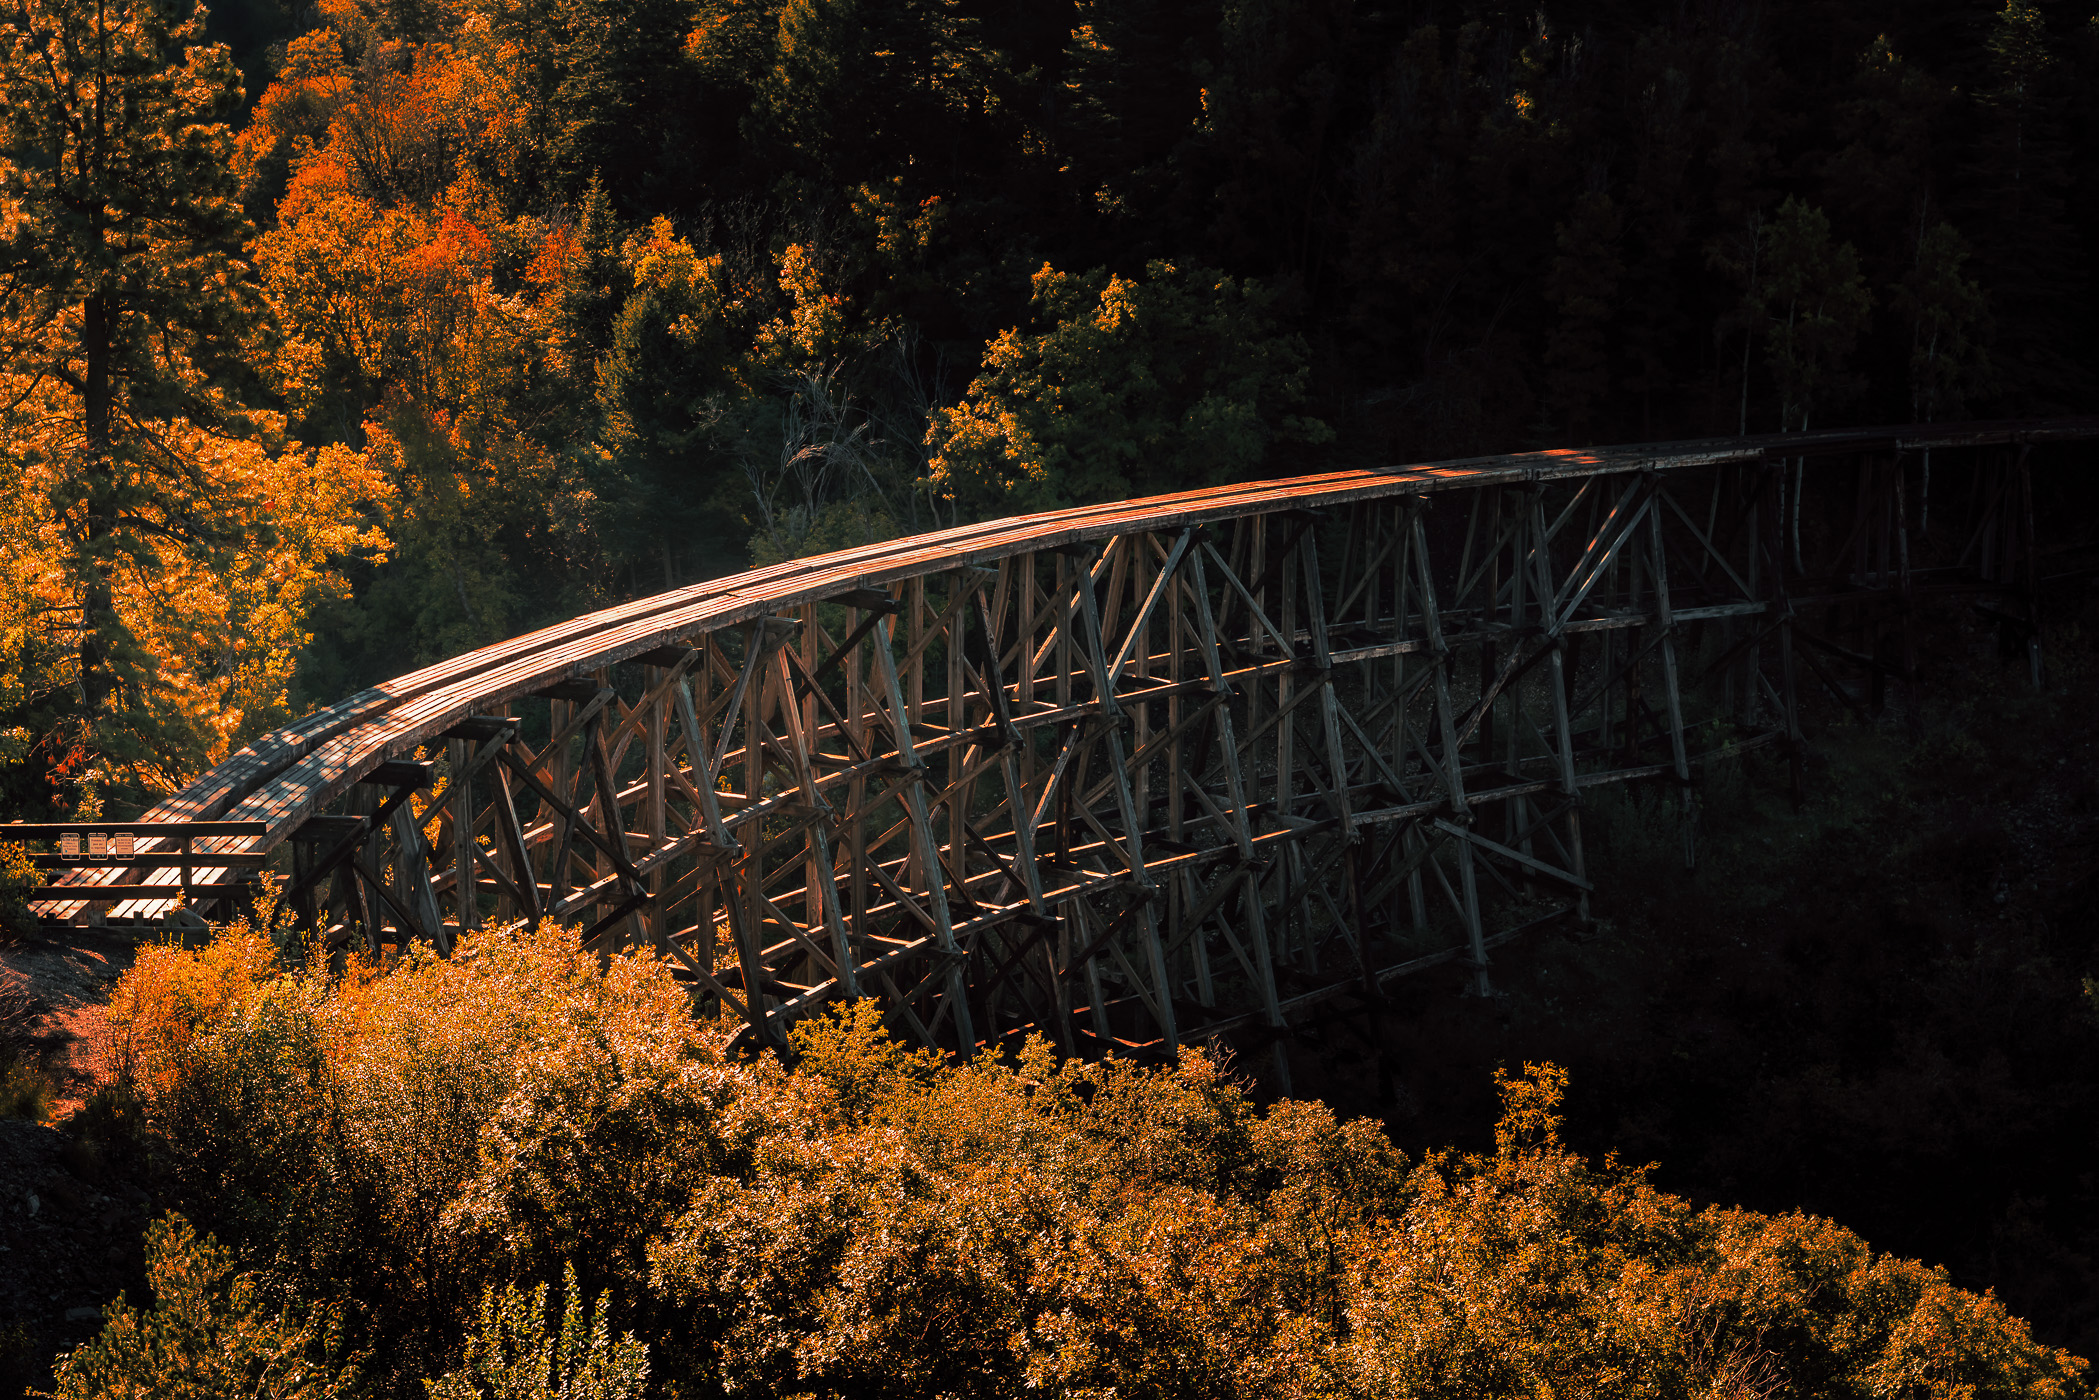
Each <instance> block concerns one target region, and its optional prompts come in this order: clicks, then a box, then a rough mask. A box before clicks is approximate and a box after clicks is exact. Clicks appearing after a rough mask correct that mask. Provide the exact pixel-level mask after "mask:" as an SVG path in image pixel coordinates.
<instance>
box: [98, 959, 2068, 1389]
mask: <svg viewBox="0 0 2099 1400" xmlns="http://www.w3.org/2000/svg"><path fill="white" fill-rule="evenodd" d="M259 956H260V955H259V952H258V950H257V949H256V948H255V945H254V944H253V943H252V942H244V941H242V936H241V935H239V934H238V933H237V932H235V933H228V934H225V935H222V936H221V939H220V940H219V941H218V942H216V943H214V944H213V945H212V947H210V948H207V949H202V950H198V951H195V952H188V953H183V952H179V951H176V950H168V951H166V952H164V953H162V954H158V955H156V956H155V958H153V959H152V960H150V961H149V962H148V963H147V964H146V967H147V971H146V972H145V973H142V974H139V975H138V978H137V985H136V987H134V988H133V989H132V990H130V991H128V992H127V995H128V996H130V997H132V999H133V1000H134V1001H139V1000H141V997H140V995H139V993H140V992H141V991H142V990H143V989H144V988H145V987H146V986H148V985H150V986H152V987H155V988H159V987H168V988H170V989H176V988H185V987H189V986H191V985H193V984H194V985H197V986H201V987H203V988H204V989H205V990H203V991H198V992H194V993H190V994H188V997H187V1000H185V999H184V998H183V995H181V994H180V993H178V992H177V991H176V990H169V991H166V992H161V993H157V994H156V997H155V998H146V1000H152V1001H153V1002H154V1004H156V1005H163V1004H164V1005H169V1006H179V1007H185V1008H191V1010H190V1011H187V1012H183V1013H180V1014H177V1013H168V1014H166V1015H164V1016H163V1017H162V1020H163V1021H165V1022H167V1023H169V1024H176V1025H182V1026H186V1027H188V1028H189V1029H188V1038H187V1039H186V1040H184V1039H180V1038H179V1037H171V1038H170V1039H171V1041H172V1042H173V1048H171V1049H169V1050H167V1051H165V1052H164V1053H163V1054H162V1055H161V1056H160V1057H159V1058H158V1059H157V1060H156V1061H155V1064H156V1065H157V1066H159V1067H161V1068H162V1070H163V1072H162V1073H160V1074H159V1075H157V1076H154V1077H149V1078H148V1079H147V1080H146V1081H145V1088H144V1101H145V1107H146V1112H147V1116H148V1118H149V1120H150V1121H151V1123H152V1125H153V1130H154V1132H155V1133H156V1134H157V1135H158V1141H159V1144H160V1155H161V1159H162V1160H163V1161H165V1162H166V1163H167V1164H168V1165H169V1167H170V1168H171V1173H172V1181H173V1183H174V1185H175V1190H176V1195H177V1197H178V1203H179V1204H180V1205H181V1206H182V1208H184V1209H185V1210H187V1211H188V1212H189V1213H190V1214H191V1215H192V1216H193V1217H195V1218H196V1219H198V1221H199V1223H200V1225H204V1226H208V1227H209V1228H210V1229H212V1230H213V1231H214V1232H215V1233H216V1234H217V1235H218V1236H219V1237H220V1238H222V1239H225V1240H227V1241H228V1242H229V1244H231V1245H233V1246H234V1247H235V1248H237V1249H238V1250H239V1251H240V1252H241V1255H242V1257H243V1258H245V1259H247V1260H250V1261H252V1262H253V1264H254V1266H255V1267H256V1268H257V1269H258V1270H259V1271H261V1273H262V1274H264V1275H266V1276H267V1277H269V1278H271V1279H273V1280H275V1281H276V1283H277V1284H278V1285H279V1286H282V1287H286V1288H289V1289H290V1290H292V1291H293V1292H295V1293H297V1294H299V1295H302V1296H304V1297H306V1298H308V1299H311V1300H315V1301H325V1302H327V1303H329V1304H330V1305H338V1304H339V1305H340V1306H341V1307H342V1308H343V1310H344V1311H343V1315H344V1317H345V1319H346V1326H347V1329H348V1335H349V1340H350V1342H351V1344H352V1345H353V1346H354V1347H355V1348H356V1349H357V1350H359V1351H362V1352H364V1353H366V1354H368V1355H370V1356H372V1357H373V1358H374V1363H375V1364H374V1367H373V1370H372V1373H371V1375H370V1379H371V1380H373V1381H374V1382H376V1383H377V1385H378V1387H379V1389H380V1390H381V1392H382V1393H393V1394H399V1395H401V1396H403V1397H407V1396H411V1395H417V1394H420V1393H421V1390H420V1387H421V1381H420V1379H419V1378H420V1377H423V1376H428V1375H433V1374H438V1373H441V1372H443V1371H444V1370H446V1369H447V1368H448V1367H451V1366H455V1365H456V1364H457V1363H458V1360H459V1357H460V1355H461V1348H462V1347H465V1346H467V1345H468V1341H467V1339H468V1336H469V1334H470V1333H472V1332H473V1329H474V1327H475V1325H476V1322H475V1319H476V1317H477V1316H480V1315H481V1314H480V1313H479V1312H477V1308H478V1306H479V1304H478V1302H477V1300H479V1299H481V1298H482V1297H483V1296H484V1295H485V1294H486V1291H487V1290H488V1289H491V1288H500V1289H504V1290H508V1291H507V1292H505V1294H504V1296H506V1297H510V1298H513V1299H515V1298H519V1297H524V1296H527V1294H528V1293H529V1292H531V1291H532V1290H535V1289H536V1288H538V1287H539V1286H543V1285H552V1284H554V1283H555V1282H556V1281H557V1280H561V1281H562V1284H561V1286H562V1288H563V1291H564V1293H565V1294H567V1295H569V1296H571V1297H573V1296H575V1295H576V1294H577V1292H578V1290H579V1289H581V1290H584V1291H586V1292H588V1293H590V1294H592V1295H594V1296H595V1295H598V1294H601V1293H609V1295H610V1297H611V1299H612V1321H613V1322H614V1323H616V1324H617V1326H619V1327H620V1328H622V1329H630V1330H631V1331H632V1332H633V1334H634V1335H635V1337H636V1338H637V1339H638V1340H640V1341H641V1342H644V1343H645V1344H646V1345H647V1347H648V1358H649V1369H650V1377H651V1384H652V1385H655V1384H660V1385H662V1386H663V1387H664V1393H666V1394H673V1395H679V1396H728V1395H778V1396H808V1397H815V1396H820V1395H821V1396H828V1395H880V1396H895V1397H926V1400H934V1397H987V1400H988V1398H989V1397H999V1398H1000V1400H1003V1398H1004V1397H1013V1400H1020V1397H1023V1396H1033V1395H1042V1394H1055V1395H1060V1396H1080V1397H1099V1400H1106V1398H1107V1397H1110V1396H1117V1397H1122V1396H1142V1397H1178V1396H1186V1397H1190V1398H1191V1400H1194V1398H1195V1397H1202V1400H1211V1397H1247V1398H1248V1400H1253V1397H1263V1400H1266V1397H1305V1400H1311V1398H1312V1397H1320V1398H1321V1400H1324V1398H1325V1397H1337V1398H1338V1397H1363V1400H1373V1398H1374V1397H1409V1400H1414V1398H1416V1397H1418V1398H1420V1400H1445V1398H1446V1397H1447V1400H1472V1398H1473V1397H1488V1396H1492V1397H1501V1396H1531V1397H1541V1400H1542V1397H1559V1396H1566V1395H1573V1394H1579V1395H1596V1396H1612V1397H1620V1396H1624V1397H1634V1398H1635V1400H1647V1397H1652V1398H1653V1400H1664V1398H1665V1397H1667V1398H1668V1400H1675V1397H1684V1398H1685V1400H1692V1398H1693V1397H1714V1398H1717V1397H1723V1396H1778V1395H1787V1396H1800V1397H1827V1400H1862V1398H1863V1397H1869V1396H1871V1397H1889V1400H1894V1398H1895V1397H1912V1396H1915V1397H1940V1396H1944V1397H1949V1398H1950V1397H1963V1400H1970V1398H1972V1400H1994V1398H1995V1397H2006V1398H2007V1400H2008V1398H2009V1397H2012V1396H2037V1397H2063V1398H2064V1400H2068V1397H2076V1396H2085V1395H2088V1394H2090V1387H2089V1385H2088V1383H2087V1380H2086V1376H2085V1364H2084V1363H2083V1362H2082V1361H2080V1360H2078V1359H2076V1358H2074V1357H2071V1356H2069V1355H2067V1354H2065V1353H2062V1352H2058V1351H2055V1350H2052V1349H2050V1348H2048V1347H2045V1346H2042V1345H2040V1344H2038V1343H2036V1342H2035V1341H2034V1339H2033V1338H2032V1336H2031V1335H2030V1333H2029V1331H2028V1330H2027V1328H2026V1326H2025V1324H2024V1323H2022V1322H2020V1321H2019V1320H2018V1319H2016V1318H2013V1317H2011V1316H2010V1315H2009V1314H2008V1313H2006V1312H2005V1310H2004V1308H2003V1307H2002V1306H2001V1305H2000V1304H1999V1303H1997V1302H1996V1301H1995V1300H1994V1299H1993V1298H1991V1297H1989V1296H1988V1295H1980V1296H1978V1295H1976V1294H1973V1293H1969V1292H1965V1291H1963V1290H1961V1289H1958V1288H1956V1287H1954V1286H1953V1285H1952V1283H1951V1281H1950V1280H1949V1279H1948V1278H1947V1276H1946V1275H1945V1273H1944V1272H1943V1271H1941V1270H1936V1269H1931V1268H1928V1267H1926V1266H1924V1265H1921V1264H1917V1263H1914V1262H1911V1261H1907V1260H1901V1259H1894V1258H1891V1257H1888V1256H1886V1255H1878V1254H1875V1253H1874V1252H1873V1250H1872V1249H1871V1248H1870V1247H1869V1246H1868V1245H1866V1243H1865V1242H1864V1241H1862V1240H1860V1239H1859V1238H1858V1237H1857V1236H1855V1235H1853V1234H1852V1233H1851V1232H1849V1231H1847V1230H1845V1229H1843V1228H1841V1227H1840V1226H1837V1225H1835V1224H1833V1223H1831V1222H1829V1221H1824V1220H1816V1219H1813V1218H1810V1217H1806V1216H1801V1215H1789V1216H1776V1217H1774V1216H1764V1215H1757V1214H1754V1213H1751V1212H1747V1211H1739V1210H1718V1209H1704V1210H1701V1209H1698V1208H1696V1207H1694V1206H1692V1205H1691V1204H1689V1203H1687V1202H1685V1201H1682V1200H1679V1199H1677V1198H1674V1197H1671V1196H1669V1195H1667V1194H1665V1193H1663V1192H1660V1191H1658V1190H1656V1189H1655V1188H1654V1187H1653V1186H1651V1185H1650V1184H1649V1183H1648V1182H1647V1181H1646V1180H1645V1178H1644V1176H1643V1174H1642V1173H1641V1172H1639V1171H1634V1170H1628V1169H1625V1168H1623V1167H1621V1166H1620V1165H1618V1164H1617V1163H1616V1162H1614V1161H1611V1160H1606V1161H1605V1162H1603V1163H1602V1164H1601V1165H1597V1164H1593V1163H1590V1162H1588V1161H1585V1160H1584V1159H1582V1158H1581V1157H1579V1156H1578V1155H1576V1154H1574V1153H1573V1152H1571V1151H1569V1150H1568V1149H1567V1148H1566V1146H1565V1145H1564V1144H1563V1143H1562V1142H1561V1141H1560V1139H1559V1126H1560V1117H1559V1105H1560V1100H1561V1095H1562V1092H1563V1088H1564V1083H1565V1076H1564V1075H1563V1074H1562V1073H1561V1072H1560V1071H1558V1070H1556V1069H1554V1068H1552V1067H1551V1066H1530V1067H1527V1069H1526V1071H1525V1073H1524V1074H1522V1075H1519V1076H1506V1077H1504V1079H1503V1082H1502V1091H1503V1096H1504V1102H1505V1112H1504V1115H1503V1119H1502V1122H1501V1125H1500V1127H1499V1129H1498V1130H1497V1133H1496V1141H1495V1147H1494V1150H1493V1151H1491V1152H1487V1153H1483V1154H1477V1155H1456V1154H1439V1155H1433V1156H1431V1157H1429V1158H1428V1159H1427V1160H1425V1161H1422V1162H1420V1163H1416V1164H1409V1163H1408V1162H1407V1161H1406V1159H1405V1158H1404V1157H1403V1156H1402V1155H1401V1154H1400V1153H1399V1152H1398V1150H1397V1149H1395V1148H1394V1147H1393V1145H1392V1144H1391V1142H1390V1141H1389V1140H1388V1139H1387V1138H1386V1137H1385V1135H1384V1133H1383V1132H1382V1131H1381V1130H1380V1129H1379V1128H1378V1127H1377V1126H1376V1125H1374V1124H1371V1123H1369V1122H1366V1121H1356V1122H1343V1121H1340V1120H1338V1119H1337V1118H1336V1117H1335V1116H1334V1115H1333V1113H1332V1112H1331V1111H1329V1110H1328V1109H1327V1108H1326V1107H1325V1106H1324V1105H1321V1104H1317V1103H1303V1102H1284V1103H1279V1104H1275V1105H1272V1106H1269V1107H1267V1108H1265V1109H1264V1108H1262V1107H1261V1106H1259V1105H1257V1104H1256V1103H1255V1102H1254V1101H1253V1100H1252V1099H1251V1098H1249V1097H1248V1095H1247V1093H1246V1091H1245V1088H1244V1086H1242V1085H1241V1084H1239V1083H1238V1082H1236V1081H1235V1080H1234V1079H1233V1078H1232V1077H1231V1076H1230V1075H1229V1073H1227V1072H1226V1070H1225V1068H1224V1067H1223V1066H1221V1065H1220V1064H1219V1063H1218V1062H1217V1061H1215V1060H1214V1059H1212V1058H1210V1057H1209V1056H1207V1055H1205V1054H1204V1053H1202V1052H1200V1051H1195V1050H1188V1051H1185V1052H1184V1053H1183V1055H1182V1058H1181V1060H1180V1062H1179V1063H1178V1064H1176V1065H1173V1066H1170V1067H1161V1068H1147V1067H1142V1066H1139V1065H1136V1064H1133V1063H1131V1062H1128V1061H1110V1062H1107V1063H1082V1062H1076V1061H1066V1062H1059V1061H1058V1059H1057V1057H1056V1055H1055V1053H1054V1052H1053V1051H1052V1049H1051V1048H1050V1047H1049V1046H1048V1045H1047V1044H1045V1043H1043V1042H1041V1041H1035V1042H1031V1043H1028V1044H1025V1045H1023V1046H1021V1047H1019V1048H1018V1050H1017V1051H1016V1052H1015V1053H1014V1054H1013V1055H1012V1056H1010V1057H1008V1058H1003V1059H1002V1058H999V1057H995V1056H989V1055H986V1056H980V1057H978V1058H977V1059H975V1060H971V1061H968V1062H959V1063H958V1062H955V1061H952V1060H950V1059H948V1058H946V1057H944V1056H942V1055H939V1054H937V1053H933V1052H929V1051H923V1050H912V1049H909V1048H907V1047H905V1046H903V1045H901V1044H899V1043H898V1042H897V1041H895V1040H893V1039H892V1038H890V1037H889V1035H888V1034H887V1032H886V1031H885V1030H884V1028H883V1024H882V1019H881V1015H880V1012H879V1011H878V1009H877V1008H876V1007H875V1006H874V1005H873V1004H872V1003H860V1004H857V1005H852V1006H845V1007H840V1008H837V1009H836V1010H834V1011H833V1012H832V1013H831V1014H830V1015H828V1016H825V1017H822V1018H818V1019H814V1020H810V1021H805V1022H803V1023H802V1024H800V1025H799V1026H797V1027H795V1028H794V1030H793V1033H792V1045H793V1050H792V1055H791V1061H792V1062H791V1063H790V1064H783V1063H781V1062H780V1061H777V1060H775V1059H772V1058H770V1057H761V1058H758V1059H754V1060H744V1061H736V1060H728V1059H725V1058H723V1056H722V1055H721V1053H720V1049H719V1047H720V1045H721V1044H722V1041H721V1038H720V1032H719V1030H718V1029H716V1028H714V1027H711V1026H706V1025H703V1024H702V1023H699V1022H696V1021H694V1020H693V1019H691V1017H690V1016H689V1014H688V1013H687V1009H686V1003H685V995H684V993H683V991H682V990H681V989H680V988H679V987H678V985H677V984H676V983H675V982H674V981H673V980H672V979H671V977H670V975H669V972H668V970H667V968H666V966H665V965H664V964H662V963H661V962H659V961H658V960H657V959H656V958H655V957H654V956H653V955H650V954H646V953H639V954H626V955H620V956H615V957H612V958H610V959H609V960H607V961H606V962H604V963H602V964H601V963H600V962H599V960H598V959H596V958H594V957H591V956H586V955H584V954H583V953H582V952H581V951H580V950H579V949H578V948H577V947H576V946H575V943H574V939H573V935H572V934H571V933H568V932H565V931H562V930H558V929H554V928H551V927H549V928H546V929H542V930H540V931H538V932H536V933H526V932H523V931H521V930H518V929H497V930H489V931H484V932H483V933H481V934H479V935H476V936H475V937H472V938H470V939H468V940H467V941H466V942H465V944H464V945H463V946H462V948H461V949H460V950H459V952H458V953H457V955H455V956H454V957H453V958H452V959H450V960H449V961H447V960H442V959H439V958H438V957H436V956H435V955H434V954H432V953H429V952H412V953H411V954H410V955H409V956H407V957H406V958H405V959H403V960H401V961H399V962H398V963H396V964H394V965H392V966H391V967H386V968H379V967H374V966H366V965H355V966H353V968H352V969H351V970H350V972H348V973H346V974H344V975H341V976H336V977H329V976H327V975H325V974H323V973H321V972H318V971H309V972H306V973H303V974H299V975H292V974H289V973H286V974H281V975H276V976H268V975H265V973H266V969H265V968H264V967H263V966H262V965H261V963H260V961H259ZM207 1006H209V1007H211V1008H212V1009H210V1010H208V1011H204V1012H202V1013H201V1019H190V1020H185V1019H184V1016H186V1015H187V1016H191V1017H193V1018H195V1017H197V1016H198V1015H199V1014H200V1013H198V1012H196V1010H195V1009H196V1008H203V1007H207ZM534 1296H542V1295H537V1294H534ZM483 1321H484V1322H485V1317H484V1318H483ZM534 1393H538V1392H534Z"/></svg>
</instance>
